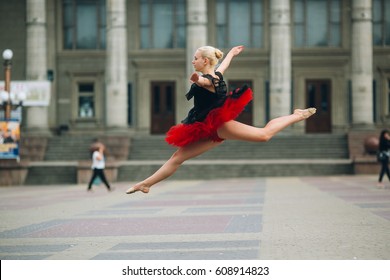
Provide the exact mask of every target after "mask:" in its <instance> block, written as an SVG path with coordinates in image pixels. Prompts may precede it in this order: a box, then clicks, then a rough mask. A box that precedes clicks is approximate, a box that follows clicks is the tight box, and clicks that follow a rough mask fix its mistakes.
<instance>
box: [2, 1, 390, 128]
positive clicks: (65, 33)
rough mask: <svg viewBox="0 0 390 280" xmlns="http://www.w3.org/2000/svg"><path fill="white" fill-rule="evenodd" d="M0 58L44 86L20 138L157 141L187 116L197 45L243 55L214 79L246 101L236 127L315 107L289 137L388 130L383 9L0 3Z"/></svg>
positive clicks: (370, 4) (389, 80) (387, 14)
mask: <svg viewBox="0 0 390 280" xmlns="http://www.w3.org/2000/svg"><path fill="white" fill-rule="evenodd" d="M0 10H1V11H2V12H3V13H2V14H3V15H8V16H7V17H4V16H3V17H0V35H1V38H2V39H1V40H0V49H1V50H4V49H12V50H13V52H14V58H13V60H12V62H13V66H12V67H13V68H12V80H18V81H23V80H26V81H31V80H33V81H34V80H50V81H51V99H50V105H49V106H47V107H43V106H42V107H39V106H34V107H24V108H23V124H22V127H23V129H24V131H25V132H27V133H28V132H34V133H48V132H49V133H53V132H55V131H58V130H59V129H66V130H69V131H70V132H72V133H91V132H94V133H95V132H101V133H104V132H118V133H128V134H163V133H165V132H166V131H167V129H168V128H169V127H170V126H171V125H173V124H176V123H179V122H180V121H181V120H182V119H184V117H185V115H186V113H187V111H188V110H189V109H190V108H191V107H192V104H191V102H188V101H187V100H186V99H185V96H184V95H185V93H186V92H187V90H188V88H189V85H190V83H189V76H190V74H191V73H192V71H193V68H192V64H191V61H192V57H193V53H194V52H195V50H196V49H197V48H198V47H200V46H203V45H213V46H216V47H218V48H219V49H221V50H222V51H224V52H225V53H227V52H228V51H229V49H230V48H231V47H232V46H235V45H244V46H245V47H246V49H245V51H244V52H243V53H242V54H240V56H238V57H237V58H235V60H234V61H233V63H232V65H231V67H230V68H229V70H228V71H227V72H226V73H225V74H226V76H225V79H226V80H227V82H228V85H229V87H230V88H231V89H233V88H234V87H237V86H240V85H242V84H244V83H246V84H248V85H250V86H251V87H252V89H253V92H254V99H253V101H252V102H251V104H249V105H248V107H247V108H246V110H245V111H244V112H243V114H242V115H241V116H240V121H242V122H245V123H248V124H251V125H255V126H264V125H265V124H266V123H267V121H268V120H270V119H271V118H274V117H276V116H280V115H285V114H289V113H290V112H292V110H293V109H294V108H304V107H316V108H317V110H318V111H317V115H316V117H313V118H310V119H308V120H307V121H306V122H301V123H298V124H295V125H294V126H293V128H292V129H293V130H294V131H296V132H297V133H339V132H345V131H348V130H350V129H353V128H361V127H365V128H370V127H371V128H373V127H384V126H387V125H388V124H389V122H390V28H389V26H390V1H387V0H345V1H343V0H272V1H271V0H241V1H237V0H14V1H5V0H1V1H0Z"/></svg>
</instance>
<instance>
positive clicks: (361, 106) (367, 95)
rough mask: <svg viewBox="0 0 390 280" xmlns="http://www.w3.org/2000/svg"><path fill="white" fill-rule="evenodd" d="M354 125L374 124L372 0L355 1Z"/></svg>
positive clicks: (352, 71)
mask: <svg viewBox="0 0 390 280" xmlns="http://www.w3.org/2000/svg"><path fill="white" fill-rule="evenodd" d="M351 46H352V50H351V53H352V58H351V80H352V124H353V125H367V124H368V125H370V124H373V92H372V79H373V74H372V63H373V61H372V59H373V58H372V55H373V51H372V11H371V0H352V44H351Z"/></svg>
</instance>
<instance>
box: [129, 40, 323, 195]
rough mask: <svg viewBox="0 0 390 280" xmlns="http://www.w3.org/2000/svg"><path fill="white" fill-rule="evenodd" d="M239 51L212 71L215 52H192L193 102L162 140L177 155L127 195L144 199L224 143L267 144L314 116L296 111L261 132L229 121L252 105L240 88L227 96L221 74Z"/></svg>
mask: <svg viewBox="0 0 390 280" xmlns="http://www.w3.org/2000/svg"><path fill="white" fill-rule="evenodd" d="M243 50H244V46H236V47H233V48H232V49H231V50H230V51H229V52H228V54H227V55H226V57H225V59H224V60H223V61H222V63H221V64H220V65H219V66H218V68H216V67H215V66H216V65H217V63H218V62H219V60H221V59H222V57H223V53H222V51H221V50H219V49H217V48H214V47H211V46H204V47H201V48H199V49H197V50H196V52H195V54H194V58H193V60H192V65H193V67H194V70H195V71H196V72H194V73H193V74H192V75H191V77H190V82H191V83H192V85H191V89H190V90H189V92H188V93H187V94H186V97H187V99H188V100H190V99H191V98H194V107H193V108H192V109H191V110H190V111H189V113H188V116H187V117H186V118H185V119H184V120H183V121H182V123H181V124H178V125H175V126H173V127H171V128H170V129H169V131H168V132H167V135H166V139H165V140H166V141H167V143H168V144H170V145H173V146H176V147H178V149H177V150H176V151H175V152H174V153H173V155H172V156H171V157H170V158H169V159H168V161H166V162H165V163H164V164H163V165H162V166H161V167H160V168H159V169H158V170H157V171H156V172H155V173H153V174H152V175H151V176H149V177H148V178H146V179H144V180H143V181H141V182H138V183H137V184H135V185H134V186H132V187H131V188H129V189H128V190H127V191H126V193H127V194H132V193H135V192H138V191H141V192H143V193H148V192H149V190H150V188H151V187H152V186H153V185H155V184H156V183H158V182H161V181H162V180H164V179H166V178H168V177H169V176H171V175H172V174H173V173H175V171H176V170H177V169H178V168H179V167H180V166H181V165H182V164H183V162H185V161H186V160H188V159H191V158H194V157H197V156H199V155H201V154H203V153H205V152H207V151H208V150H210V149H212V148H215V147H217V146H218V145H220V144H221V143H222V142H223V141H224V140H242V141H251V142H267V141H269V140H270V139H271V138H272V137H273V136H275V135H276V134H277V133H278V132H280V131H281V130H283V129H285V128H286V127H288V126H290V125H292V124H294V123H297V122H300V121H303V120H305V119H307V118H309V117H310V116H312V115H313V114H315V113H316V109H315V108H308V109H296V110H294V112H293V114H290V115H287V116H281V117H278V118H275V119H272V120H271V121H269V122H268V123H267V124H266V125H265V127H262V128H259V127H254V126H250V125H246V124H243V123H240V122H238V121H235V119H236V118H237V117H238V115H239V114H240V113H241V112H242V111H243V109H244V108H245V106H246V105H247V104H248V103H249V102H250V101H251V100H252V90H251V89H250V88H248V87H247V86H243V87H242V88H238V89H236V90H234V91H233V92H227V87H226V83H225V81H224V80H223V74H224V72H225V71H226V70H227V68H228V67H229V65H230V62H231V61H232V59H233V58H234V57H235V56H237V55H239V54H240V53H241V52H242V51H243ZM198 73H202V75H199V74H198Z"/></svg>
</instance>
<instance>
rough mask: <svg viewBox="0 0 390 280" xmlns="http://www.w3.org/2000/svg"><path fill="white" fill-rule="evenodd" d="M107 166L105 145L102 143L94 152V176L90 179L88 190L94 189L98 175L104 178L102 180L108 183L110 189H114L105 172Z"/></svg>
mask: <svg viewBox="0 0 390 280" xmlns="http://www.w3.org/2000/svg"><path fill="white" fill-rule="evenodd" d="M105 167H106V164H105V160H104V145H102V144H100V145H98V146H97V149H96V150H95V151H94V152H93V154H92V166H91V168H92V177H91V180H89V184H88V191H91V190H92V184H93V181H94V180H95V179H96V177H99V178H100V179H101V180H102V182H103V183H104V184H105V185H106V187H107V189H108V191H111V190H112V189H111V186H110V184H109V183H108V181H107V179H106V176H105V174H104V168H105Z"/></svg>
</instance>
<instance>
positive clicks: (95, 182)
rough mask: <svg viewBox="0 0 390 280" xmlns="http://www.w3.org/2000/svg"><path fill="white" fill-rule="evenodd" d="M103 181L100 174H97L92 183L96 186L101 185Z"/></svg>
mask: <svg viewBox="0 0 390 280" xmlns="http://www.w3.org/2000/svg"><path fill="white" fill-rule="evenodd" d="M101 183H102V180H101V179H100V177H99V176H96V178H95V179H93V182H92V184H93V185H95V186H99V185H100V184H101Z"/></svg>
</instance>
